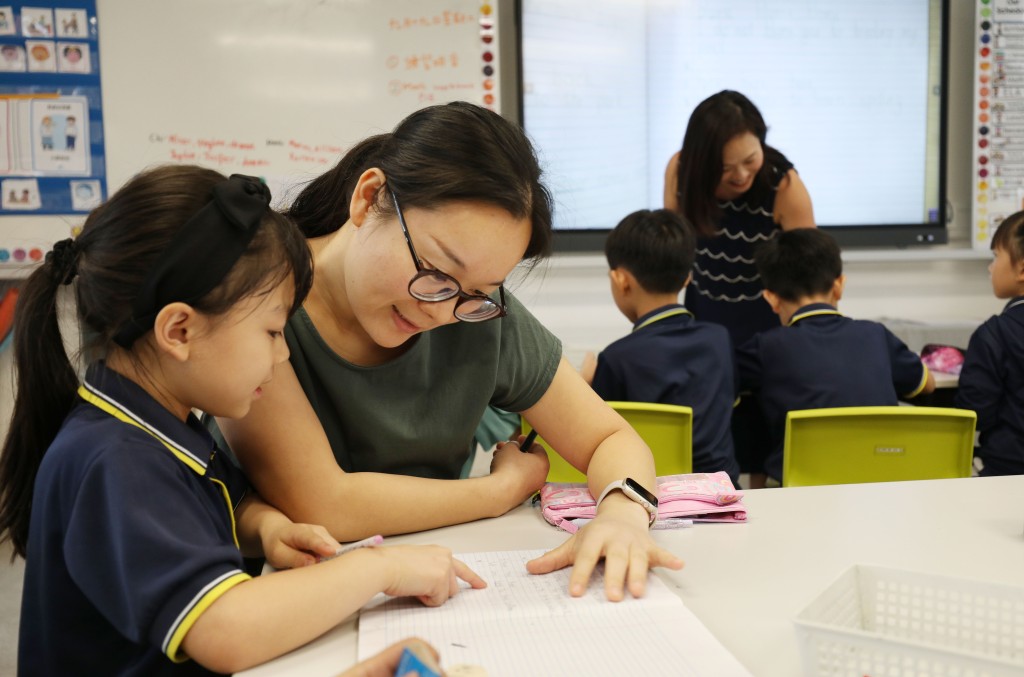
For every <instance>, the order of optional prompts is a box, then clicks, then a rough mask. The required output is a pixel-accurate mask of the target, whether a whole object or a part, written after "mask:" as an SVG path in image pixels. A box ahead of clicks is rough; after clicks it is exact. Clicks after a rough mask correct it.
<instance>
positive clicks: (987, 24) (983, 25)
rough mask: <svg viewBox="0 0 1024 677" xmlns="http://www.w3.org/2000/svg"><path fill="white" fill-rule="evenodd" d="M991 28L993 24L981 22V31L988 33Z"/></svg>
mask: <svg viewBox="0 0 1024 677" xmlns="http://www.w3.org/2000/svg"><path fill="white" fill-rule="evenodd" d="M990 28H992V22H991V21H982V22H981V30H983V31H987V30H988V29H990Z"/></svg>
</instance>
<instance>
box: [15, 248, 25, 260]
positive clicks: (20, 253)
mask: <svg viewBox="0 0 1024 677" xmlns="http://www.w3.org/2000/svg"><path fill="white" fill-rule="evenodd" d="M14 260H15V261H24V260H25V250H24V249H15V250H14Z"/></svg>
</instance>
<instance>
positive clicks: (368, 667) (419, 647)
mask: <svg viewBox="0 0 1024 677" xmlns="http://www.w3.org/2000/svg"><path fill="white" fill-rule="evenodd" d="M406 647H409V648H410V649H412V650H413V651H414V652H416V653H417V655H419V656H433V657H434V662H435V663H439V662H440V660H441V657H440V656H439V655H438V653H437V650H436V649H434V647H432V646H430V645H429V644H427V643H426V642H424V641H423V640H422V639H419V638H418V637H411V638H409V639H404V640H402V641H401V642H398V643H397V644H392V645H391V646H389V647H388V648H386V649H384V650H383V651H381V652H380V653H379V654H377V655H376V656H373V657H372V658H368V659H366V660H365V661H363V662H361V663H359V664H358V665H354V666H352V667H351V668H349V669H348V670H346V671H345V672H343V673H341V675H340V676H339V677H395V670H397V669H398V663H399V662H400V661H401V660H402V651H403V650H405V648H406ZM414 674H415V673H412V674H410V675H399V676H398V677H413V675H414Z"/></svg>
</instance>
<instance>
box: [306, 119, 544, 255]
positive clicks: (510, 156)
mask: <svg viewBox="0 0 1024 677" xmlns="http://www.w3.org/2000/svg"><path fill="white" fill-rule="evenodd" d="M372 167H377V168H379V169H380V170H381V171H383V172H384V177H385V178H386V180H387V189H388V190H393V191H394V192H395V193H397V194H399V195H401V196H402V205H403V207H405V208H409V207H420V208H421V209H431V208H434V207H439V206H441V205H444V204H446V203H451V202H459V201H476V202H484V203H487V204H491V205H495V206H498V207H501V208H502V209H504V210H506V211H507V212H509V213H510V214H511V215H512V216H514V217H516V218H523V217H528V218H529V219H530V224H531V228H532V232H531V235H530V242H529V244H528V245H527V247H526V252H525V254H524V256H523V258H524V259H527V260H529V259H539V258H542V257H544V256H547V255H548V254H549V253H550V251H551V238H552V230H551V209H552V207H551V202H552V201H551V195H550V193H549V192H548V190H547V188H546V187H545V186H544V184H543V183H542V182H541V168H540V164H539V162H538V161H537V155H536V153H535V152H534V149H533V145H532V144H531V143H530V140H529V139H528V138H527V137H526V134H524V133H523V130H522V129H520V128H519V126H518V125H515V124H513V123H511V122H509V121H508V120H506V119H505V118H503V117H501V116H500V115H498V114H497V113H495V112H493V111H490V110H487V109H486V108H483V107H482V106H477V105H474V104H471V103H467V102H465V101H453V102H452V103H448V104H443V105H438V106H429V107H427V108H423V109H420V110H418V111H416V112H414V113H412V114H411V115H409V116H408V117H406V118H405V119H404V120H402V121H401V122H399V123H398V126H397V127H395V129H394V131H392V132H390V133H387V134H378V135H376V136H371V137H369V138H367V139H364V140H363V141H361V142H360V143H358V144H356V145H355V146H353V147H352V148H351V149H349V151H348V152H347V153H345V155H344V157H342V158H341V160H340V161H339V162H338V164H337V165H335V166H334V167H333V168H332V169H330V170H329V171H327V172H326V173H325V174H323V175H321V176H319V177H317V178H315V179H313V180H312V181H311V182H310V183H308V184H307V185H306V187H305V188H303V190H302V192H301V193H300V194H299V195H298V197H296V198H295V202H294V203H292V205H291V207H290V208H289V209H288V211H287V214H288V216H290V217H291V218H292V219H294V220H295V222H296V223H298V225H299V228H301V229H302V232H303V233H305V235H306V237H319V236H321V235H327V234H328V233H332V232H334V231H336V230H338V228H340V227H341V226H342V225H344V224H345V222H346V221H348V218H349V203H350V202H351V200H352V193H353V191H354V190H355V187H356V182H357V181H358V180H359V177H360V175H362V173H363V172H365V171H366V170H367V169H370V168H372ZM382 195H383V196H385V197H383V198H382V197H381V196H382ZM386 195H387V193H385V192H384V190H383V189H382V190H380V191H378V194H377V200H376V204H375V205H374V208H375V209H376V210H377V212H379V213H381V214H390V213H392V212H393V211H394V207H393V206H392V203H391V200H390V199H387V198H386Z"/></svg>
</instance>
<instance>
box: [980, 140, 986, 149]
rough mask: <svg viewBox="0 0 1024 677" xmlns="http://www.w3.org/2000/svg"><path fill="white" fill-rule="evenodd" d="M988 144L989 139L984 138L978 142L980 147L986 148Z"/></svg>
mask: <svg viewBox="0 0 1024 677" xmlns="http://www.w3.org/2000/svg"><path fill="white" fill-rule="evenodd" d="M986 146H988V139H982V140H981V141H979V142H978V147H979V148H985V147H986Z"/></svg>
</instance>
